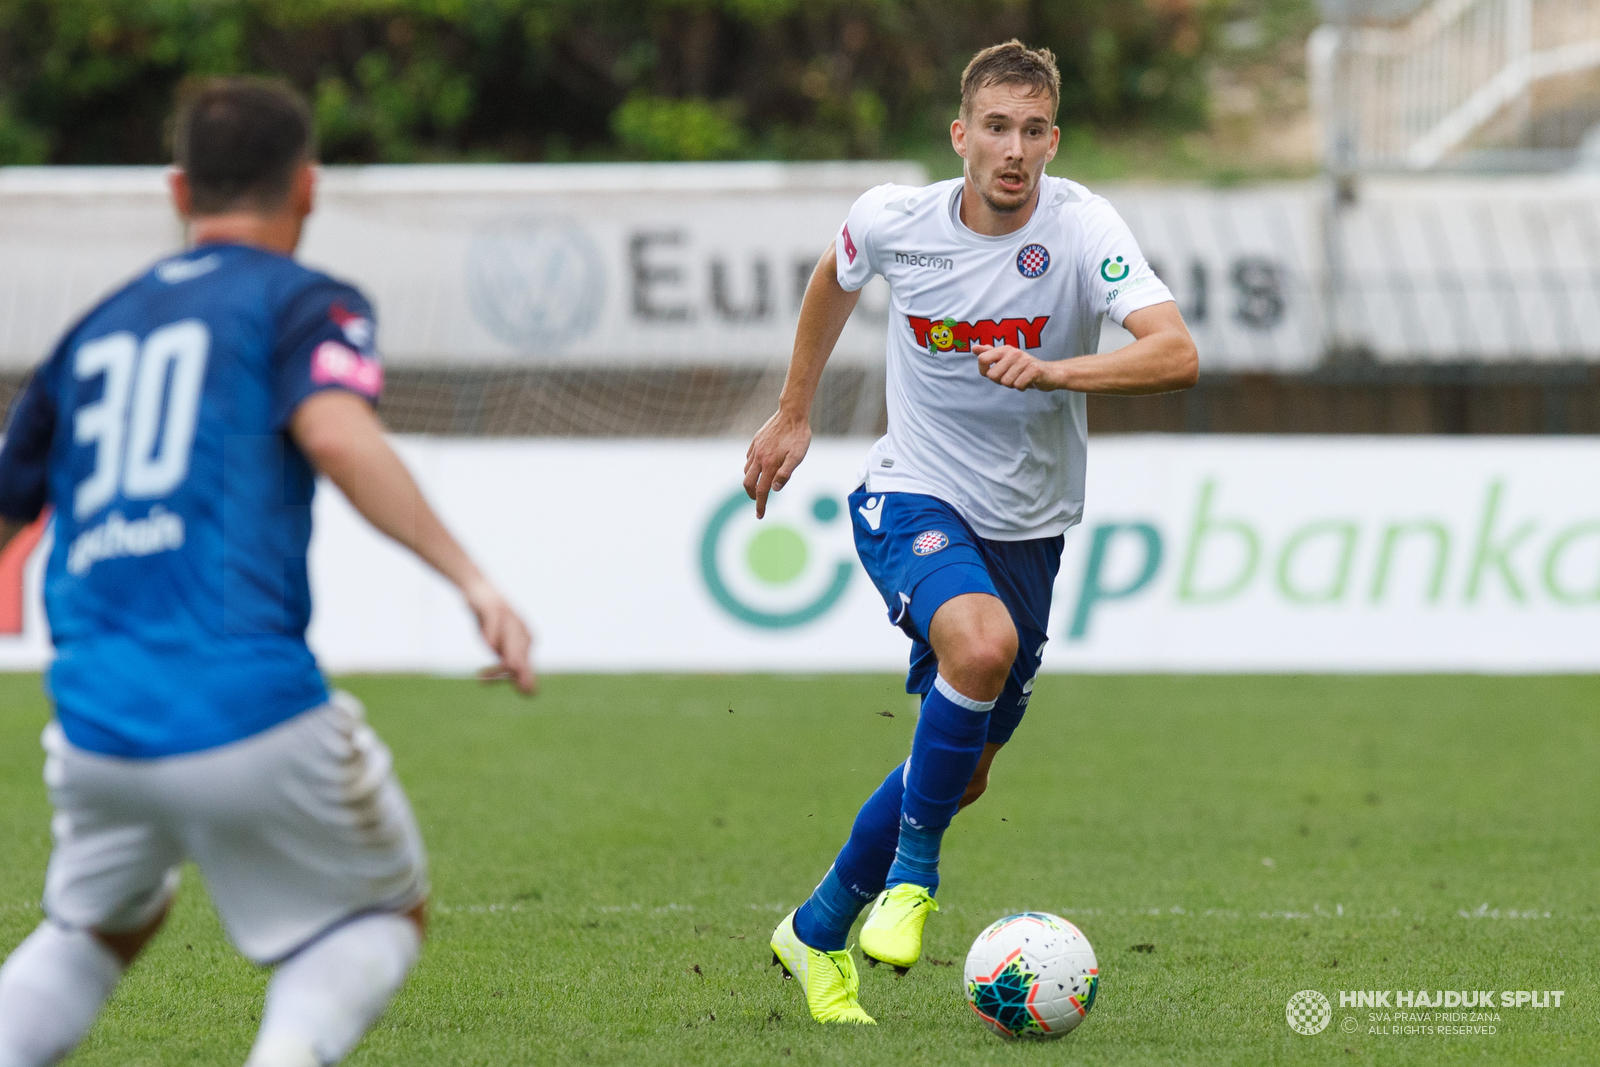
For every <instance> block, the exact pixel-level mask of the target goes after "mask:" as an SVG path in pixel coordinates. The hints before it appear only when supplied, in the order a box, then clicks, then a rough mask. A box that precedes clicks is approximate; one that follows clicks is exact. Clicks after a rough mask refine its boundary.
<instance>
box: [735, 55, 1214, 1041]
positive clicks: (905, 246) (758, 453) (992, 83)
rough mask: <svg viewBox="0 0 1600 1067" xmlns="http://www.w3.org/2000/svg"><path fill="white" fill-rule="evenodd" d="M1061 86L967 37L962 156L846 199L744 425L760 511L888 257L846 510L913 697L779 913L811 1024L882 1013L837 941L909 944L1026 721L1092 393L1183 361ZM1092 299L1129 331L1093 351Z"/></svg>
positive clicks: (805, 431) (795, 454) (751, 486)
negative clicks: (865, 415) (974, 808)
mask: <svg viewBox="0 0 1600 1067" xmlns="http://www.w3.org/2000/svg"><path fill="white" fill-rule="evenodd" d="M1059 101H1060V76H1059V74H1058V73H1057V71H1056V66H1055V59H1054V57H1053V56H1052V55H1051V54H1050V52H1049V51H1047V50H1031V49H1028V48H1027V47H1025V46H1024V45H1022V44H1021V43H1020V42H1017V41H1011V42H1009V43H1006V44H1002V45H996V46H994V47H992V48H987V49H985V50H983V51H981V52H979V53H978V54H977V55H976V56H975V57H974V58H973V60H972V62H971V63H970V64H969V65H968V66H967V69H966V71H965V73H964V74H963V75H962V79H961V110H960V117H959V118H957V119H956V121H955V122H954V123H952V125H951V131H950V133H951V141H952V142H953V144H954V146H955V150H956V152H957V153H958V154H959V155H960V156H962V158H963V159H964V160H965V167H964V170H965V174H964V175H963V177H961V178H956V179H952V180H951V181H946V182H940V183H938V184H935V185H931V186H928V187H926V188H922V189H913V188H907V187H904V186H896V185H882V186H879V187H877V188H876V189H872V190H871V191H869V192H867V193H866V194H864V195H863V196H862V197H861V198H860V199H859V200H857V201H856V204H855V206H854V207H853V208H852V209H851V211H850V216H849V218H848V220H847V221H846V222H845V224H844V226H843V227H842V228H841V229H840V230H839V233H838V235H837V237H836V239H835V241H834V243H833V245H832V247H830V248H829V249H828V251H827V252H826V253H824V255H823V257H822V261H821V262H820V263H819V264H818V265H817V269H816V272H815V273H814V274H813V275H812V278H811V282H810V285H809V287H808V288H807V290H806V296H805V301H804V304H803V306H802V308H801V312H800V324H799V328H798V331H797V335H796V338H795V345H794V355H793V358H792V360H791V362H790V365H789V373H788V377H787V379H786V380H785V382H784V387H783V393H782V395H781V398H780V400H779V407H778V412H777V414H775V415H773V416H772V418H771V419H769V420H768V421H767V423H766V425H765V426H763V427H762V428H761V430H760V431H759V432H758V433H757V434H756V436H755V439H754V441H753V442H752V443H751V445H750V450H749V453H748V458H747V461H746V466H745V479H744V485H745V489H746V491H747V492H749V494H750V495H751V496H752V497H753V498H754V499H755V501H756V514H757V515H758V516H759V515H761V514H763V513H764V512H765V508H766V500H767V494H768V493H769V492H775V491H777V490H780V489H782V488H783V486H784V484H785V483H786V482H787V481H788V480H789V478H790V476H791V475H792V474H793V473H794V470H795V468H796V466H798V465H799V463H800V461H801V460H802V459H804V458H805V454H806V449H807V448H808V447H809V445H810V442H811V428H810V425H809V414H810V408H811V402H812V398H813V396H814V395H815V393H816V389H817V383H818V381H819V380H820V379H821V377H822V369H823V365H824V364H825V363H826V362H827V360H828V356H829V354H830V353H831V352H832V350H833V346H834V344H835V343H836V342H837V340H838V338H839V333H840V331H841V330H842V329H843V327H844V323H845V320H846V319H847V318H849V316H850V312H851V310H852V309H853V308H854V307H855V304H856V300H857V297H858V295H859V292H860V290H861V287H862V286H863V285H865V284H866V283H867V282H868V281H869V280H870V279H871V278H872V276H873V275H882V276H883V277H884V278H886V279H887V280H888V282H889V290H890V300H891V306H890V314H889V344H888V404H889V432H888V434H886V435H885V436H884V437H883V438H882V439H881V440H880V441H878V443H877V444H875V445H874V446H873V447H872V450H871V451H870V452H869V453H868V454H867V458H866V462H865V464H864V466H863V468H862V471H861V486H860V488H859V489H857V490H856V492H855V493H854V494H853V495H852V496H851V497H850V514H851V518H852V522H853V526H854V533H855V539H856V548H857V551H858V552H859V554H860V556H861V561H862V563H863V564H864V565H865V567H866V570H867V573H868V574H869V575H870V576H871V578H872V580H873V582H874V583H875V584H876V585H877V587H878V591H879V592H880V593H881V594H882V595H883V598H884V602H885V604H886V605H887V606H888V609H889V620H890V622H892V623H894V624H895V625H898V626H899V627H900V628H901V629H903V630H904V631H905V632H906V634H907V635H908V636H910V638H911V640H912V642H913V644H912V652H911V669H910V673H909V675H908V677H907V680H906V689H907V691H908V692H911V693H917V694H921V696H922V710H921V714H920V716H919V718H918V721H917V728H916V732H915V735H914V737H913V739H912V743H911V756H910V758H909V759H908V760H907V761H906V762H905V763H903V764H901V765H900V766H898V767H896V768H895V769H894V770H893V771H891V772H890V773H889V775H888V777H887V778H885V779H884V781H883V784H882V785H880V786H879V787H878V789H877V791H876V792H875V793H873V795H872V797H871V798H870V799H868V801H867V802H866V804H865V805H864V806H863V807H862V808H861V812H860V814H859V815H858V816H857V817H856V821H855V824H854V827H853V829H852V830H851V833H850V838H849V840H848V841H847V842H846V844H845V846H844V849H843V850H842V851H841V852H840V853H839V855H838V858H837V859H836V860H835V862H834V864H833V866H832V867H831V868H829V870H828V872H827V874H826V876H825V877H824V878H823V880H822V882H821V884H820V885H818V886H817V888H816V890H815V891H814V892H813V893H812V894H811V896H810V898H809V899H808V900H806V902H805V903H804V904H802V905H801V906H800V907H799V908H798V909H796V911H794V912H791V913H790V914H789V915H788V916H787V917H785V918H784V920H783V922H782V923H780V924H779V925H778V928H777V930H776V931H775V932H774V933H773V937H772V950H773V954H774V962H777V963H781V964H782V965H783V967H784V971H785V974H786V975H790V976H793V977H794V978H797V979H799V981H800V983H801V985H802V987H803V989H804V992H805V995H806V1001H807V1005H808V1007H809V1008H810V1010H811V1014H812V1016H813V1017H814V1018H815V1019H817V1020H818V1021H820V1022H848V1023H871V1022H872V1021H873V1020H872V1018H871V1017H870V1016H869V1015H868V1014H867V1013H866V1012H865V1011H863V1010H862V1008H861V1006H860V1004H859V1002H858V998H857V994H858V987H859V981H858V977H857V973H856V969H855V964H854V962H853V960H852V958H851V955H850V952H849V950H848V948H847V947H846V944H847V939H848V937H849V933H850V928H851V926H852V924H853V923H854V922H855V919H856V917H857V916H858V915H859V914H860V912H861V910H862V908H863V907H865V905H866V904H867V903H869V902H872V901H874V900H876V904H875V906H874V907H873V910H872V913H871V915H870V916H869V917H868V918H867V921H866V923H865V924H864V925H863V926H862V929H861V951H862V953H863V955H864V956H866V957H867V959H868V960H869V961H871V962H874V963H877V962H883V963H887V964H890V965H892V966H894V967H895V968H896V970H898V971H900V972H901V973H904V971H905V970H906V969H907V968H909V967H910V966H911V965H912V964H914V963H916V962H917V959H918V957H919V956H920V955H921V951H922V928H923V924H924V922H925V921H926V919H927V916H928V914H929V912H932V911H936V910H937V909H938V905H937V903H936V902H935V898H934V894H935V892H936V891H937V889H938V885H939V869H938V862H939V846H940V841H941V838H942V837H943V835H944V832H945V829H946V828H947V827H948V826H949V824H950V821H951V818H952V817H953V816H954V815H955V813H956V812H957V810H959V809H960V808H961V807H963V806H965V805H967V804H970V803H972V802H973V801H974V800H977V799H978V797H979V796H981V795H982V794H983V791H984V789H985V787H986V786H987V784H988V780H989V771H990V766H991V764H992V763H993V761H994V757H995V754H996V753H997V752H999V750H1000V748H1001V746H1003V745H1004V744H1005V743H1006V742H1007V741H1008V740H1009V739H1010V737H1011V734H1012V731H1013V730H1015V729H1016V727H1017V724H1018V722H1019V721H1020V720H1021V718H1022V715H1023V711H1024V709H1025V708H1026V706H1027V703H1028V698H1029V694H1030V693H1031V691H1032V689H1033V678H1034V675H1035V673H1036V672H1037V671H1038V669H1039V662H1040V657H1041V655H1042V653H1043V651H1044V646H1045V640H1046V630H1047V629H1048V619H1049V614H1050V594H1051V588H1052V586H1053V585H1054V582H1055V577H1056V572H1057V569H1058V568H1059V566H1060V562H1061V549H1062V534H1063V532H1064V531H1065V530H1066V529H1067V528H1068V527H1070V526H1072V525H1073V524H1075V523H1077V522H1078V521H1079V519H1080V518H1081V517H1082V514H1083V492H1084V460H1085V449H1086V444H1087V425H1086V411H1085V404H1086V401H1085V396H1084V394H1086V393H1116V394H1124V395H1134V394H1146V393H1161V392H1168V391H1171V390H1175V389H1185V388H1188V387H1189V386H1192V385H1193V384H1194V383H1195V381H1196V378H1197V375H1198V363H1197V359H1196V353H1195V346H1194V342H1193V341H1192V340H1191V338H1190V336H1189V332H1188V330H1187V329H1186V328H1185V326H1184V324H1183V319H1182V317H1181V316H1180V315H1179V313H1178V308H1177V305H1176V304H1175V303H1174V302H1173V299H1172V294H1171V293H1170V292H1169V291H1168V290H1167V287H1166V286H1165V285H1163V284H1162V283H1161V281H1160V279H1158V278H1157V277H1156V276H1155V274H1154V273H1153V272H1152V271H1151V269H1150V267H1149V265H1148V264H1147V263H1146V262H1145V260H1144V257H1143V256H1141V255H1140V253H1139V248H1138V246H1137V245H1136V244H1135V243H1134V240H1133V237H1132V235H1131V234H1130V233H1129V231H1128V228H1127V226H1126V225H1124V224H1123V222H1122V220H1121V219H1120V218H1119V217H1118V216H1117V213H1116V211H1114V210H1113V209H1112V207H1111V205H1110V204H1108V203H1106V201H1105V200H1103V199H1101V198H1100V197H1098V196H1095V195H1094V194H1093V193H1091V192H1090V191H1089V190H1087V189H1085V188H1084V187H1083V186H1081V185H1079V184H1077V183H1076V182H1072V181H1067V180H1066V179H1063V178H1052V177H1047V176H1046V175H1045V173H1044V169H1045V164H1046V163H1048V162H1049V161H1050V159H1051V158H1052V157H1053V156H1054V155H1055V151H1056V145H1057V143H1058V141H1059V140H1060V131H1059V130H1058V129H1057V128H1056V126H1055V114H1056V109H1057V106H1058V104H1059ZM1105 316H1110V317H1111V319H1112V320H1113V321H1115V322H1118V323H1120V324H1122V325H1123V326H1124V327H1125V328H1126V329H1127V330H1128V331H1129V332H1130V333H1131V334H1132V335H1133V337H1134V341H1133V343H1132V344H1130V345H1128V346H1126V347H1124V348H1121V349H1118V350H1117V351H1115V352H1108V353H1104V354H1096V350H1097V348H1098V345H1099V338H1100V324H1101V320H1102V318H1104V317H1105ZM816 773H818V774H819V776H821V777H823V778H824V779H825V777H826V771H825V770H823V769H821V768H818V769H816ZM834 784H835V783H833V782H829V783H828V785H829V786H830V787H831V786H833V785H834Z"/></svg>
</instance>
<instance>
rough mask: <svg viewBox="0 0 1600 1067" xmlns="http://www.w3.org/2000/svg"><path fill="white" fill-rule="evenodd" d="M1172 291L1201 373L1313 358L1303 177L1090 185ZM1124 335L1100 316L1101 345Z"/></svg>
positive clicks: (1311, 268)
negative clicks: (1207, 184) (1216, 183)
mask: <svg viewBox="0 0 1600 1067" xmlns="http://www.w3.org/2000/svg"><path fill="white" fill-rule="evenodd" d="M1095 192H1098V193H1100V194H1101V195H1103V196H1104V197H1105V198H1106V199H1107V200H1109V201H1111V203H1112V205H1113V206H1115V207H1116V209H1117V212H1118V213H1119V214H1120V215H1121V216H1122V217H1123V219H1124V221H1126V222H1127V224H1128V228H1129V229H1130V230H1132V231H1133V236H1134V239H1135V240H1137V241H1138V242H1139V248H1140V250H1141V251H1142V252H1144V254H1145V258H1146V259H1148V260H1149V261H1150V264H1151V266H1153V267H1154V268H1155V271H1156V273H1157V274H1159V275H1160V276H1161V279H1162V281H1164V282H1166V284H1167V287H1168V288H1169V289H1171V290H1172V295H1173V296H1174V297H1175V298H1176V299H1177V301H1178V307H1179V309H1180V310H1181V311H1182V312H1183V318H1184V321H1185V322H1186V323H1188V325H1189V331H1190V332H1191V333H1192V334H1193V335H1194V339H1195V345H1196V346H1197V347H1198V348H1199V350H1200V358H1201V361H1202V366H1203V367H1204V368H1205V369H1206V370H1207V371H1229V370H1259V369H1261V368H1264V367H1265V368H1272V369H1273V370H1277V371H1284V372H1295V371H1305V370H1310V369H1312V368H1313V367H1315V366H1316V365H1317V364H1318V363H1319V362H1321V360H1322V353H1323V318H1322V302H1323V296H1322V292H1321V285H1322V279H1323V276H1324V262H1323V253H1322V241H1321V231H1320V227H1319V223H1318V218H1319V216H1318V211H1319V207H1320V204H1321V202H1322V199H1323V198H1322V195H1321V191H1320V188H1319V187H1318V186H1317V185H1316V184H1315V183H1313V182H1299V183H1295V184H1284V185H1272V186H1264V187H1260V188H1254V189H1247V190H1237V189H1236V190H1220V189H1205V188H1200V187H1196V186H1158V185H1106V186H1096V187H1095ZM1132 340H1133V337H1132V335H1130V334H1129V333H1127V332H1126V331H1125V330H1122V329H1121V328H1119V327H1118V326H1117V325H1116V324H1115V323H1112V322H1110V321H1107V322H1106V324H1105V328H1104V330H1103V331H1102V333H1101V337H1100V348H1101V351H1109V350H1111V349H1113V348H1120V347H1121V346H1123V345H1125V344H1128V343H1130V342H1131V341H1132Z"/></svg>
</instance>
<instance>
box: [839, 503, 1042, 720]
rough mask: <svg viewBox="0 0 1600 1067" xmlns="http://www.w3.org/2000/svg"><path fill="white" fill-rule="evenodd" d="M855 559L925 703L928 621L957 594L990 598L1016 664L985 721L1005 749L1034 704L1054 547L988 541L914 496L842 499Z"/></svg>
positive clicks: (930, 656)
mask: <svg viewBox="0 0 1600 1067" xmlns="http://www.w3.org/2000/svg"><path fill="white" fill-rule="evenodd" d="M850 517H851V522H852V528H853V530H854V533H855V539H856V553H857V554H858V555H859V556H860V557H861V564H862V566H863V567H865V568H866V571H867V575H868V577H870V578H871V579H872V583H873V584H874V585H876V586H877V587H878V592H879V594H881V595H882V596H883V601H884V604H885V605H886V606H887V607H888V609H889V621H890V622H891V623H893V624H894V625H896V626H898V627H900V629H902V630H904V631H905V633H906V635H907V636H908V637H910V638H911V642H912V644H911V669H910V671H909V672H908V673H907V675H906V692H908V693H917V694H920V695H924V696H925V695H927V693H928V691H929V690H930V689H932V688H933V680H934V678H935V677H936V676H937V675H938V672H939V663H938V659H937V658H936V657H935V656H934V653H933V646H932V645H931V644H929V642H928V627H929V625H930V624H931V623H932V622H933V616H934V613H935V612H937V611H938V610H939V608H940V607H942V606H943V605H944V604H945V602H946V601H948V600H951V599H953V598H955V597H958V596H961V595H962V594H964V593H987V594H989V595H990V596H993V597H998V598H999V599H1000V602H1001V603H1003V604H1004V605H1005V606H1006V610H1007V611H1009V612H1010V613H1011V621H1012V623H1013V624H1014V625H1015V626H1016V628H1017V659H1016V662H1015V663H1013V664H1012V665H1011V676H1010V677H1009V678H1007V679H1006V686H1005V689H1004V690H1003V691H1002V692H1001V694H1000V698H999V699H998V700H997V701H996V702H995V706H994V711H992V712H991V713H990V715H989V735H988V740H989V742H990V743H991V744H1004V743H1005V742H1006V741H1009V740H1010V739H1011V734H1012V733H1013V731H1015V730H1016V728H1017V724H1018V723H1020V722H1021V721H1022V715H1023V712H1025V711H1026V710H1027V707H1028V700H1029V698H1030V697H1031V696H1032V694H1033V679H1034V676H1035V675H1036V674H1038V672H1039V662H1040V659H1041V657H1042V656H1043V655H1044V646H1045V642H1046V641H1047V640H1048V637H1047V631H1048V629H1049V623H1050V598H1051V593H1052V591H1053V590H1054V588H1055V583H1056V573H1057V572H1058V571H1059V570H1060V569H1061V547H1062V544H1063V540H1064V539H1063V538H1062V536H1061V535H1059V534H1058V535H1056V536H1055V537H1041V538H1036V539H1034V540H1030V541H993V540H989V539H987V538H983V537H979V536H978V535H977V533H975V532H974V531H973V529H972V527H971V526H969V525H968V524H967V521H966V520H965V519H963V518H962V517H961V515H960V513H959V512H957V511H956V509H955V508H953V507H951V506H950V505H949V504H947V503H945V502H944V501H943V500H940V499H938V498H937V497H931V496H923V495H921V494H919V493H868V492H867V491H866V490H865V488H860V489H857V490H856V491H855V492H854V493H852V494H850Z"/></svg>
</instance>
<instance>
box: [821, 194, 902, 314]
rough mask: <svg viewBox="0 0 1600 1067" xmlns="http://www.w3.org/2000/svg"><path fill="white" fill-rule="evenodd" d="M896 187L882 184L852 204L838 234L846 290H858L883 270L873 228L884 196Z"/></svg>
mask: <svg viewBox="0 0 1600 1067" xmlns="http://www.w3.org/2000/svg"><path fill="white" fill-rule="evenodd" d="M893 188H894V186H892V185H879V186H877V187H875V188H872V189H868V190H867V191H866V192H864V193H862V194H861V195H860V196H859V197H857V198H856V202H855V204H854V205H853V206H852V207H851V208H850V216H849V217H848V218H847V219H845V223H844V225H843V226H841V227H840V228H839V234H838V236H837V237H835V238H834V242H833V251H834V257H835V259H836V260H837V262H838V270H837V273H838V278H839V286H840V288H842V289H844V290H845V291H846V292H850V293H853V292H855V291H856V290H857V289H860V288H861V287H862V286H863V285H866V284H867V283H868V282H870V281H871V280H872V276H873V275H874V274H878V273H881V272H880V270H879V268H878V255H877V249H876V248H875V247H874V246H873V243H872V237H873V234H872V228H873V224H874V223H876V222H877V221H878V213H879V212H880V211H882V210H883V202H884V198H885V197H887V196H888V195H889V192H890V191H891V190H892V189H893Z"/></svg>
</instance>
